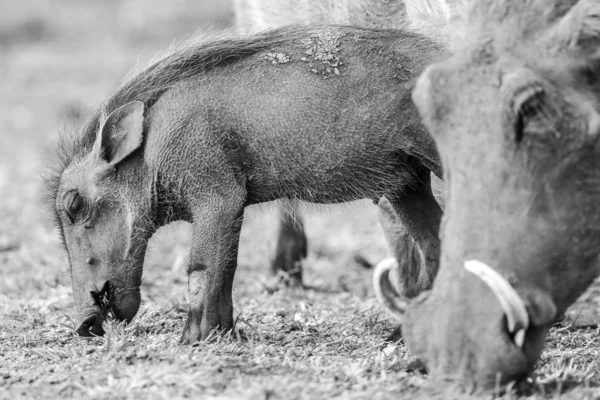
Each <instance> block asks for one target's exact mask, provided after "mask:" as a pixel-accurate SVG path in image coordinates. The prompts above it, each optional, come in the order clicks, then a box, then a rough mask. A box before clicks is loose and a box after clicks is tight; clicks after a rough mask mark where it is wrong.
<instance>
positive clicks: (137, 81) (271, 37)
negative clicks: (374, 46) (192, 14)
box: [43, 27, 297, 211]
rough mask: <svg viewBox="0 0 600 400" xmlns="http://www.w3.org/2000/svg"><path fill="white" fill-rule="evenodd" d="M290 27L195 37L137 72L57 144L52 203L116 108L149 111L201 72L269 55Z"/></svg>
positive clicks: (47, 177)
mask: <svg viewBox="0 0 600 400" xmlns="http://www.w3.org/2000/svg"><path fill="white" fill-rule="evenodd" d="M296 29H297V28H296V27H287V28H281V29H275V30H270V31H266V32H263V33H260V34H257V35H254V36H250V37H245V38H217V39H213V40H210V41H207V40H205V38H204V37H196V38H193V39H191V40H189V41H187V42H184V43H183V44H181V45H180V46H178V47H177V48H176V49H175V50H173V51H171V52H169V53H167V54H166V55H164V56H162V57H161V58H159V59H158V60H157V61H155V62H153V63H151V64H150V65H149V66H147V67H146V68H144V69H142V70H141V71H139V72H135V71H134V72H133V73H132V74H130V75H129V78H126V80H125V81H124V82H123V84H122V85H121V86H120V87H119V88H118V89H117V90H116V91H115V93H114V94H113V95H112V96H111V97H110V98H109V99H108V100H107V101H106V102H105V103H104V104H103V105H102V106H101V107H100V108H99V109H98V110H96V111H95V112H94V113H93V114H92V115H91V117H90V119H89V120H88V122H87V123H86V124H85V125H84V127H83V129H81V131H79V133H73V132H62V133H61V134H60V135H59V138H58V142H57V144H56V154H55V156H54V157H55V159H54V160H53V161H52V162H51V165H50V166H49V168H48V171H47V172H46V173H45V174H44V176H43V180H44V183H45V186H46V196H47V201H48V204H49V205H50V206H51V208H52V210H53V211H54V208H55V207H54V204H55V201H56V196H57V193H58V187H59V185H60V178H61V175H62V174H63V172H64V170H65V169H66V168H67V167H68V166H69V165H70V164H71V162H72V161H73V160H75V159H77V158H78V157H82V156H84V155H86V154H88V153H89V152H90V151H91V149H92V147H93V144H94V141H95V139H96V134H97V132H98V129H100V126H101V124H102V123H103V121H104V119H105V118H106V117H107V116H108V115H109V114H110V113H111V112H112V111H114V110H115V109H117V108H119V107H120V106H122V105H124V104H127V103H129V102H131V101H136V100H137V101H142V102H144V104H145V105H146V107H151V106H152V105H153V104H154V103H156V101H157V100H158V99H159V98H160V96H161V95H162V94H163V93H165V92H166V91H167V90H168V89H169V88H171V87H173V86H174V85H176V84H177V83H179V82H182V81H184V80H186V79H190V78H193V77H195V76H198V75H199V74H202V73H203V72H205V71H207V70H210V69H212V68H216V67H219V66H224V65H227V64H229V63H233V62H235V61H238V60H241V59H243V58H245V57H249V56H251V55H253V54H256V53H258V52H261V51H264V50H269V49H271V48H272V47H275V46H277V45H279V44H281V43H282V42H283V41H285V38H286V37H289V35H290V34H293V33H294V32H295V31H296Z"/></svg>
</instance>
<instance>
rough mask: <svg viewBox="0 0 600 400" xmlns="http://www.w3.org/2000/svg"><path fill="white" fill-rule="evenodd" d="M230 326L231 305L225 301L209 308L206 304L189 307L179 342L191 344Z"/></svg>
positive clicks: (229, 328) (231, 325)
mask: <svg viewBox="0 0 600 400" xmlns="http://www.w3.org/2000/svg"><path fill="white" fill-rule="evenodd" d="M232 328H233V307H232V306H231V305H227V303H225V304H221V305H220V306H217V307H211V308H208V307H206V306H200V307H198V308H197V309H193V308H190V311H189V312H188V316H187V320H186V322H185V327H184V328H183V335H182V336H181V341H180V342H181V343H182V344H191V343H194V342H196V341H198V340H205V339H207V338H208V337H209V336H211V335H215V334H219V333H222V332H225V331H229V330H231V329H232Z"/></svg>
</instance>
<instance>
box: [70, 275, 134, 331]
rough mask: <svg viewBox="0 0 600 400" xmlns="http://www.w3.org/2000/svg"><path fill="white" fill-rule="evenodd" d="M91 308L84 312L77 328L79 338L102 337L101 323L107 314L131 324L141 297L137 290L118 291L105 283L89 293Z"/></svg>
mask: <svg viewBox="0 0 600 400" xmlns="http://www.w3.org/2000/svg"><path fill="white" fill-rule="evenodd" d="M90 295H91V298H92V300H93V304H94V305H93V306H91V307H90V308H89V310H88V311H87V312H84V313H83V314H84V317H83V322H82V323H81V325H80V326H79V328H77V333H78V334H79V336H84V337H90V336H102V335H104V329H103V328H102V323H103V322H104V321H105V320H106V318H107V317H108V315H109V313H110V314H111V315H112V316H113V317H114V318H115V319H117V320H118V321H126V322H127V323H129V322H131V320H132V319H133V317H134V316H135V314H136V313H137V311H138V309H139V308H140V302H141V296H140V292H139V290H129V291H124V290H120V288H118V287H114V286H111V284H110V283H109V282H108V281H106V282H105V283H104V285H103V286H102V289H101V290H99V291H96V290H92V291H90Z"/></svg>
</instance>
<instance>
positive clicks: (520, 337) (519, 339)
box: [514, 329, 525, 348]
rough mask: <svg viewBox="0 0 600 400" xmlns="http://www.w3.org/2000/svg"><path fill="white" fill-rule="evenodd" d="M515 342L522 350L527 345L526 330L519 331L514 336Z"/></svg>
mask: <svg viewBox="0 0 600 400" xmlns="http://www.w3.org/2000/svg"><path fill="white" fill-rule="evenodd" d="M514 341H515V344H516V345H517V347H519V348H522V347H523V344H525V329H519V330H518V331H517V332H516V333H515V335H514Z"/></svg>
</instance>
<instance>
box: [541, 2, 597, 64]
mask: <svg viewBox="0 0 600 400" xmlns="http://www.w3.org/2000/svg"><path fill="white" fill-rule="evenodd" d="M549 40H550V41H551V42H550V43H551V44H553V45H558V46H560V47H562V48H579V49H581V50H584V51H589V52H591V53H592V54H593V53H595V52H597V50H598V47H599V46H600V2H598V0H579V1H578V2H577V4H575V5H574V6H573V7H572V8H571V9H570V10H569V11H568V12H567V13H566V14H565V15H564V16H563V17H562V18H561V19H560V20H559V21H558V23H557V24H556V25H555V26H553V27H552V28H551V30H550V35H549Z"/></svg>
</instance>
